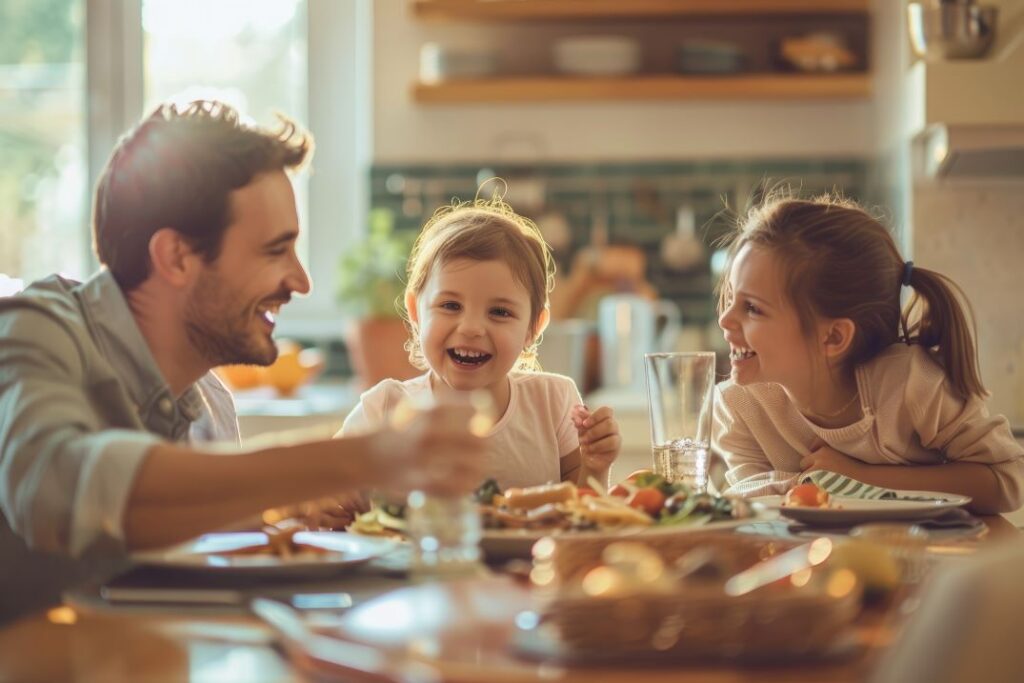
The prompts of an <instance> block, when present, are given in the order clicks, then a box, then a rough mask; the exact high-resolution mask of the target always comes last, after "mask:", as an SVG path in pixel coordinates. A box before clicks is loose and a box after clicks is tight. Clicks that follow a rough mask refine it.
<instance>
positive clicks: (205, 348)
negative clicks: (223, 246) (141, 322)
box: [185, 274, 287, 367]
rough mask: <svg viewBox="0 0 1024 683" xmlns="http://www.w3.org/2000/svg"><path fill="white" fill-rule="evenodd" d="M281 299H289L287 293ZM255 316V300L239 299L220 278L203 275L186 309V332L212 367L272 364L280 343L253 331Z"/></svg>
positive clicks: (196, 348) (193, 344)
mask: <svg viewBox="0 0 1024 683" xmlns="http://www.w3.org/2000/svg"><path fill="white" fill-rule="evenodd" d="M281 298H283V299H285V300H287V295H285V296H284V297H281ZM255 317H256V304H255V303H254V304H252V305H249V304H245V303H242V302H238V301H236V300H235V299H234V298H233V297H232V295H231V293H230V292H229V291H228V288H227V287H226V286H225V285H224V284H223V281H222V280H221V278H219V277H217V276H216V275H213V274H211V275H204V276H203V277H202V279H201V280H200V281H199V283H198V284H197V285H196V289H195V292H194V293H193V296H192V298H191V300H190V301H189V303H188V306H187V307H186V309H185V333H186V334H187V335H188V339H189V341H190V342H191V343H192V347H193V348H194V349H195V350H196V351H197V352H198V353H199V354H200V355H202V356H203V358H205V359H206V360H207V361H208V362H209V363H210V365H211V366H212V367H217V366H219V365H232V364H246V365H270V364H271V363H273V362H274V361H275V360H276V359H277V346H276V345H275V344H274V343H273V341H271V340H269V335H264V334H263V333H262V332H255V331H254V330H253V325H254V320H253V319H254V318H255Z"/></svg>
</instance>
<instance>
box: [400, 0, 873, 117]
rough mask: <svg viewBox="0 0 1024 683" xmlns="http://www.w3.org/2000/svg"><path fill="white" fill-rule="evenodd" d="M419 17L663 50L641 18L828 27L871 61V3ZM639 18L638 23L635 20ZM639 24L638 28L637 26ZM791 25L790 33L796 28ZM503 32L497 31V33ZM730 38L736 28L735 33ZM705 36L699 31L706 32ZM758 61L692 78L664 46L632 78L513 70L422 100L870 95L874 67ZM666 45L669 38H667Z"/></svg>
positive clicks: (767, 1) (619, 0)
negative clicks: (617, 39) (608, 38)
mask: <svg viewBox="0 0 1024 683" xmlns="http://www.w3.org/2000/svg"><path fill="white" fill-rule="evenodd" d="M409 9H410V11H411V12H412V14H413V16H414V17H415V18H416V19H418V20H421V21H423V22H424V23H425V24H426V23H437V22H448V23H451V22H462V23H465V22H472V23H476V24H480V25H491V26H494V25H498V26H499V27H500V29H501V30H508V31H512V30H515V29H516V28H518V29H519V30H522V27H523V26H524V25H525V26H527V27H529V26H535V27H539V26H545V27H547V28H546V29H545V30H546V31H547V33H548V34H550V33H551V27H552V26H568V27H570V28H567V29H565V30H566V31H567V32H569V33H572V32H579V31H580V30H581V29H580V28H579V27H580V25H581V24H582V25H583V26H584V28H583V29H582V30H583V31H584V32H591V33H594V32H596V33H605V34H615V33H620V32H621V33H628V32H629V31H631V30H632V32H633V34H634V38H636V37H637V36H638V34H639V38H640V40H641V41H642V43H643V46H644V49H645V50H646V49H648V48H650V49H652V50H658V48H657V46H656V45H655V44H654V41H648V40H647V35H646V34H644V33H642V32H643V30H644V28H643V25H642V23H643V22H647V23H648V24H650V22H657V23H658V25H660V26H661V28H662V30H664V26H665V25H666V24H671V25H672V26H676V25H678V27H679V29H680V35H683V34H684V33H685V31H687V30H689V31H694V30H696V29H694V28H693V27H694V26H695V23H694V22H702V21H703V22H717V24H716V25H717V26H718V27H719V29H720V30H719V33H720V34H721V33H722V30H721V27H722V26H723V25H724V26H725V27H727V28H728V27H730V26H740V25H742V26H743V27H744V30H745V31H746V32H747V35H749V34H750V32H751V27H752V26H753V27H754V29H756V30H760V28H761V27H762V26H767V27H769V28H767V29H766V30H768V31H774V32H775V34H776V37H777V38H781V37H784V36H787V35H792V34H793V33H794V32H796V33H799V34H801V35H802V34H806V33H812V32H814V31H815V29H814V27H815V26H817V25H821V26H823V27H824V28H823V29H822V30H823V31H825V32H831V33H833V34H836V33H841V32H843V31H845V30H850V31H851V34H852V35H853V36H854V39H853V44H852V45H851V48H852V49H853V51H854V52H855V53H856V54H857V55H858V59H859V61H860V63H861V64H863V63H865V62H866V56H865V53H866V52H867V42H868V41H867V32H868V18H869V16H868V13H869V0H627V1H623V0H410V2H409ZM630 22H632V25H631V24H630ZM638 26H639V28H638ZM788 26H792V28H791V29H787V27H788ZM490 30H491V31H494V29H493V28H492V29H490ZM726 35H727V34H726ZM697 37H698V39H699V38H700V35H699V34H697ZM776 37H772V38H770V39H769V38H765V37H764V36H760V37H759V38H758V40H759V41H760V43H761V44H762V47H761V48H760V57H759V58H758V59H757V60H755V61H757V62H758V63H757V64H756V65H755V66H754V67H752V68H746V69H744V70H742V71H737V72H735V73H721V74H713V73H706V74H689V73H681V72H679V71H677V70H676V68H674V66H673V64H672V63H671V59H670V58H668V57H666V54H667V51H666V49H665V48H664V45H663V46H662V47H661V49H660V54H661V57H660V60H659V61H657V63H655V64H650V63H649V64H648V65H647V68H646V69H645V70H644V71H641V72H638V73H636V74H631V75H626V76H573V75H563V74H558V73H509V74H501V75H499V74H495V75H492V76H491V75H489V76H483V77H475V78H468V77H467V78H449V79H441V80H437V81H431V82H424V81H418V82H416V83H414V84H413V86H412V97H413V99H414V100H415V101H416V102H417V103H420V104H423V105H432V104H468V103H505V104H508V103H516V102H555V101H577V102H579V101H602V100H603V101H637V100H662V101H664V100H695V99H703V100H728V99H759V100H834V99H864V98H867V97H869V96H870V94H871V77H870V73H869V71H868V70H867V69H866V68H861V69H859V70H843V71H831V72H828V71H812V72H803V71H799V70H782V69H780V68H779V65H778V63H777V61H778V58H777V56H776V55H775V54H774V53H773V52H772V51H770V50H768V49H766V48H764V47H763V45H764V44H765V43H767V42H769V41H770V42H775V41H776V39H777V38H776ZM663 42H664V41H663Z"/></svg>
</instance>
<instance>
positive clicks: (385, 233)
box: [338, 209, 420, 387]
mask: <svg viewBox="0 0 1024 683" xmlns="http://www.w3.org/2000/svg"><path fill="white" fill-rule="evenodd" d="M412 240H413V236H403V235H399V234H397V233H395V231H394V219H393V216H392V214H391V212H390V211H389V210H387V209H374V210H372V211H371V212H370V230H369V233H368V234H367V236H366V238H365V239H364V240H362V241H361V242H359V243H357V244H354V245H352V246H350V247H347V248H346V249H345V250H344V253H343V254H342V256H341V260H340V261H339V264H338V301H339V302H340V304H341V307H342V310H343V311H344V312H345V313H346V314H347V315H348V324H347V326H346V330H345V344H346V346H347V347H348V352H349V358H350V359H351V361H352V368H353V370H354V371H355V373H356V376H357V378H358V379H359V382H360V384H362V386H363V387H371V386H373V385H374V384H376V383H377V382H379V381H381V380H382V379H387V378H389V377H392V378H395V379H409V378H410V377H415V376H416V375H417V374H419V372H420V371H419V370H417V369H416V368H414V367H413V366H412V365H411V364H410V363H409V357H408V353H406V351H405V341H406V339H407V338H408V330H407V329H406V327H405V321H404V320H402V318H401V316H400V314H399V302H400V301H401V298H402V296H403V294H404V292H405V284H404V283H403V282H402V273H403V272H404V271H405V263H406V259H408V257H409V250H410V249H411V248H412Z"/></svg>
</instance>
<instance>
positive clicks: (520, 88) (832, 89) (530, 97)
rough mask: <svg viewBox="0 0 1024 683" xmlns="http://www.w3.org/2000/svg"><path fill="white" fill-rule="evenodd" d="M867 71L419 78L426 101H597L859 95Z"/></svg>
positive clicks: (866, 89)
mask: <svg viewBox="0 0 1024 683" xmlns="http://www.w3.org/2000/svg"><path fill="white" fill-rule="evenodd" d="M870 89H871V78H870V76H869V75H868V74H866V73H843V74H746V75H735V76H671V75H666V76H631V77H620V78H573V77H568V76H537V77H504V78H498V77H495V78H488V79H472V80H471V79H466V80H453V81H446V82H443V83H436V84H426V83H417V84H415V85H414V86H413V97H414V98H415V100H416V101H417V102H420V103H422V104H459V103H466V102H556V101H567V100H576V101H594V100H619V101H624V100H673V99H702V100H726V99H727V100H734V99H763V100H795V99H809V100H822V99H857V98H864V97H867V96H868V95H869V94H870Z"/></svg>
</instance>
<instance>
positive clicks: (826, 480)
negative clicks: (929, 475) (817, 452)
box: [800, 470, 935, 501]
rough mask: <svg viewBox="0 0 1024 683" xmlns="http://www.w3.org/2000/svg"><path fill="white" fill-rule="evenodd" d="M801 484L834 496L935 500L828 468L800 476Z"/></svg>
mask: <svg viewBox="0 0 1024 683" xmlns="http://www.w3.org/2000/svg"><path fill="white" fill-rule="evenodd" d="M800 483H801V484H807V483H810V484H814V485H815V486H817V487H818V488H820V489H824V490H826V491H828V492H829V493H830V494H832V495H834V496H846V497H847V498H862V499H876V500H922V501H924V500H935V498H934V497H929V496H921V497H914V496H907V495H906V494H905V493H903V492H900V491H895V490H893V489H887V488H885V487H883V486H873V485H871V484H865V483H864V482H862V481H858V480H857V479H853V478H851V477H847V476H845V475H842V474H837V473H836V472H829V471H827V470H813V471H811V472H808V473H807V474H805V475H804V476H803V477H801V478H800Z"/></svg>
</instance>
